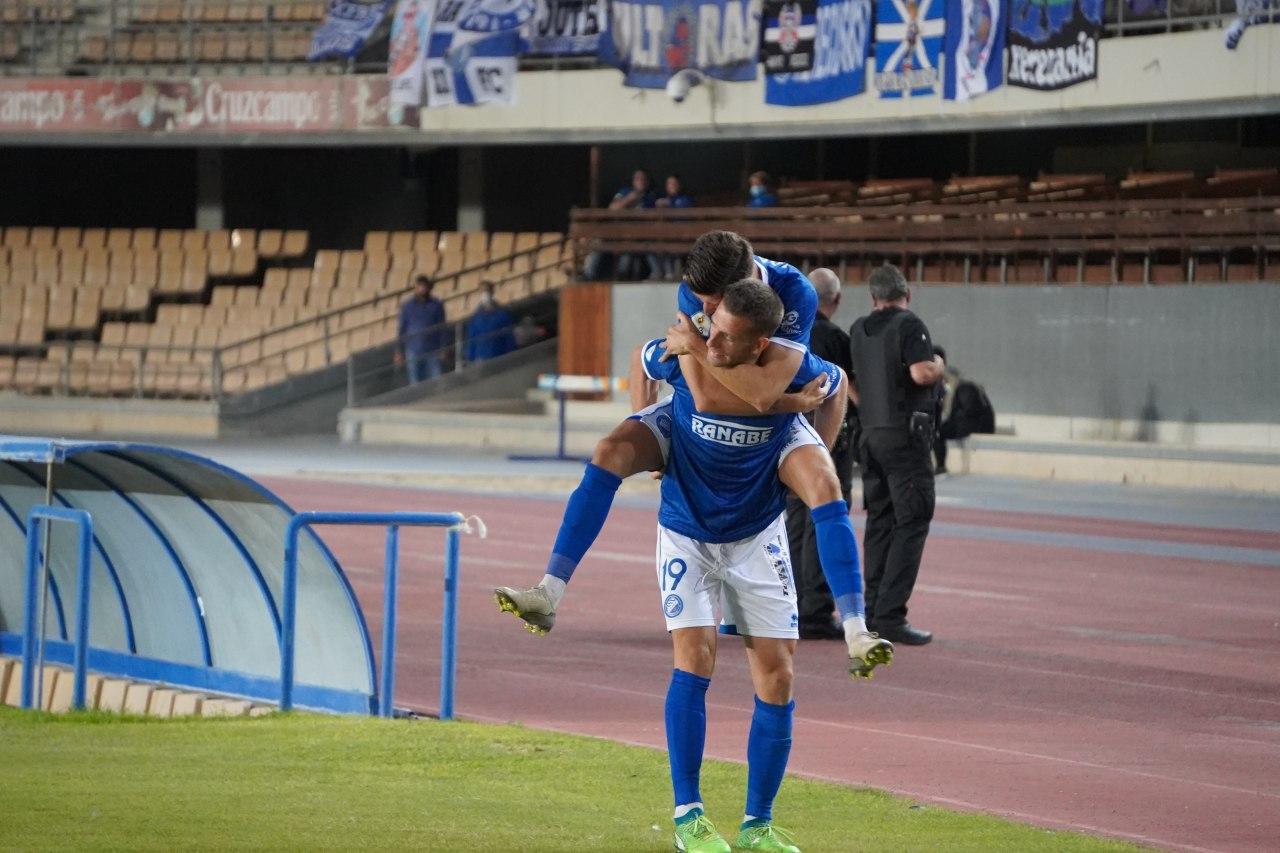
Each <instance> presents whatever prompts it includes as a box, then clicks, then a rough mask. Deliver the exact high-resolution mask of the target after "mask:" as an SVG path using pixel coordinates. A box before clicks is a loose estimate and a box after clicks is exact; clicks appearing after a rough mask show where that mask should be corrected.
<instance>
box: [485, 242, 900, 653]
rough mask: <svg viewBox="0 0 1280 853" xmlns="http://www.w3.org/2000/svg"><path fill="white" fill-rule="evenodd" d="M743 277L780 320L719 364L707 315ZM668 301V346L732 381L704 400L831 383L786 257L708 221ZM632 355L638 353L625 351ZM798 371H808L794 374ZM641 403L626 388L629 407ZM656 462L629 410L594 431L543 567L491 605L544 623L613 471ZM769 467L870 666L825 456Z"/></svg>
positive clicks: (856, 576)
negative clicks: (737, 357) (776, 303)
mask: <svg viewBox="0 0 1280 853" xmlns="http://www.w3.org/2000/svg"><path fill="white" fill-rule="evenodd" d="M748 278H753V279H756V280H758V281H761V282H763V283H764V284H766V285H768V287H769V288H770V289H771V290H773V291H774V293H776V294H777V295H778V297H779V299H780V300H781V302H782V306H783V315H782V320H781V323H780V324H779V326H778V328H777V329H776V330H775V331H774V332H773V333H772V334H771V336H770V337H769V338H768V344H767V346H766V347H764V349H763V351H762V352H760V353H759V354H758V356H757V358H755V359H753V360H751V361H749V362H743V363H740V364H734V365H732V366H728V365H726V364H724V363H719V364H717V363H716V361H715V360H714V359H713V358H711V357H710V353H709V348H708V341H707V340H706V336H707V335H708V334H710V332H711V328H712V317H714V314H715V311H716V309H717V308H718V307H719V305H720V302H721V300H722V299H723V297H724V293H725V289H726V288H727V287H728V286H729V285H730V284H732V283H734V282H736V281H739V280H741V279H748ZM677 303H678V307H679V310H680V313H681V315H682V316H683V321H682V322H681V323H679V324H677V325H676V326H673V327H672V329H671V330H669V331H668V335H667V341H666V343H667V350H666V352H667V354H668V355H669V356H686V357H687V358H689V359H692V360H693V361H694V362H696V363H697V364H698V366H699V368H700V371H699V372H700V374H702V375H703V376H702V381H700V382H698V385H699V386H700V388H699V390H700V391H701V390H702V389H703V388H709V387H714V386H720V387H722V388H723V389H724V390H726V391H728V392H729V395H728V396H729V400H728V402H730V403H732V404H733V405H732V406H727V405H721V406H718V407H717V408H715V409H708V408H703V409H702V411H705V412H716V413H718V414H736V413H743V412H746V413H751V414H756V415H762V414H790V413H797V412H806V411H810V410H812V409H814V408H815V407H817V406H818V405H819V404H820V403H821V402H822V401H824V400H825V399H826V391H827V390H829V389H826V388H823V387H821V385H820V383H821V382H822V377H821V376H819V374H820V373H821V371H820V370H817V369H814V368H813V362H814V361H817V360H816V359H814V356H813V355H812V354H811V353H809V351H808V344H809V332H810V330H811V329H812V327H813V319H814V315H815V313H816V311H817V294H816V292H815V291H814V289H813V285H812V284H811V283H810V282H809V280H808V279H807V278H806V277H805V276H804V274H803V273H802V272H800V271H799V270H798V269H796V268H795V267H793V266H791V265H790V264H784V263H779V262H777V261H769V260H766V259H764V258H760V257H756V256H755V254H754V253H753V251H752V249H751V244H750V243H748V242H747V241H746V240H745V239H744V238H743V237H741V236H739V235H738V234H734V233H733V232H731V231H711V232H708V233H706V234H703V235H702V236H701V237H699V238H698V239H697V241H696V242H695V243H694V245H693V248H692V250H691V251H690V252H689V257H688V260H687V262H686V266H685V281H684V282H682V283H681V284H680V287H679V292H678V296H677ZM637 358H639V354H638V352H637V353H636V354H633V361H635V359H637ZM798 375H801V376H804V375H807V376H810V377H816V378H814V379H812V381H810V382H808V383H807V384H806V385H796V384H795V380H796V378H797V376H798ZM642 403H643V401H642V400H639V399H637V392H636V391H635V389H633V390H632V406H633V408H639V406H640V404H642ZM668 405H670V403H669V402H668ZM846 405H847V401H846V399H845V398H844V396H843V395H836V396H835V397H833V398H831V400H830V401H828V403H827V406H826V407H824V409H825V411H824V410H820V411H819V420H825V418H826V416H827V413H830V414H831V415H832V416H834V418H835V421H836V422H837V423H838V422H839V420H841V419H843V417H844V407H845V406H846ZM664 464H665V460H664V458H663V454H662V448H661V446H660V444H659V442H658V440H657V439H656V438H655V437H654V435H653V433H652V432H651V431H650V430H649V429H648V428H646V427H645V426H644V424H643V423H642V422H641V421H640V420H639V419H637V418H635V417H634V416H633V417H631V418H628V419H627V420H625V421H623V422H622V423H621V424H619V425H618V426H617V427H616V428H615V429H614V430H613V431H612V432H611V433H609V435H607V436H606V437H605V438H603V439H601V440H600V441H599V442H598V443H597V444H596V447H595V451H594V453H593V454H592V458H591V462H590V463H589V464H588V465H587V466H586V471H585V472H584V474H583V477H582V481H581V482H580V483H579V485H578V488H577V489H575V490H574V492H573V494H572V495H570V497H569V502H568V505H567V506H566V507H565V514H564V518H563V520H562V521H561V524H560V530H559V533H558V534H557V536H556V541H555V545H554V546H553V547H552V553H551V557H550V559H549V560H548V562H547V570H546V574H545V575H544V576H543V578H542V580H541V581H540V582H539V583H538V585H537V586H535V587H533V588H531V589H516V588H511V587H499V588H498V589H497V590H495V594H496V596H497V599H498V604H499V606H500V607H501V608H502V609H503V610H504V611H509V612H512V613H515V614H516V615H517V616H519V617H520V618H521V619H523V620H524V621H525V623H526V625H527V626H528V628H529V630H531V631H533V632H534V633H546V632H547V631H550V630H551V628H552V626H553V625H554V624H555V615H556V609H557V608H558V606H559V603H560V600H561V599H562V598H563V596H564V593H565V588H566V584H567V583H568V582H569V580H570V579H571V578H572V576H573V572H574V570H575V569H576V568H577V566H578V563H579V562H580V561H581V560H582V558H583V556H584V555H585V554H586V552H587V550H588V549H589V548H590V547H591V545H592V543H593V542H595V539H596V537H597V536H598V535H599V533H600V530H601V528H603V527H604V522H605V519H606V518H607V517H608V514H609V509H610V507H611V506H612V504H613V498H614V495H615V494H616V493H617V491H618V487H619V486H620V485H621V484H622V481H623V480H624V479H625V478H627V477H629V476H631V475H633V474H638V473H640V472H642V471H660V470H662V468H663V466H664ZM777 475H778V478H779V479H781V481H782V483H783V484H784V485H785V486H787V487H788V488H789V489H791V490H792V491H793V492H795V494H796V495H797V496H798V497H799V498H800V499H801V500H803V501H804V503H805V505H806V506H808V507H809V509H810V512H811V514H812V516H813V521H814V528H815V531H816V538H817V544H818V557H819V559H820V561H821V563H822V568H823V573H824V574H825V576H826V579H827V585H828V586H829V587H830V588H831V593H832V596H833V597H834V598H835V601H836V607H837V608H838V609H839V611H840V620H841V624H842V625H843V627H844V633H845V642H846V645H847V646H848V654H849V673H850V675H851V676H853V677H869V676H870V675H871V671H872V670H873V669H874V668H875V667H876V666H877V664H878V663H879V661H877V660H876V659H875V658H876V657H877V656H879V655H882V654H883V649H884V648H885V645H886V644H885V643H884V641H883V640H880V639H879V638H878V637H876V636H875V635H874V634H871V633H869V632H868V631H867V628H866V623H865V620H864V618H863V611H862V606H861V599H862V584H861V573H860V571H859V564H858V547H857V541H856V539H855V537H854V533H853V525H852V524H851V523H850V521H849V507H848V505H847V504H846V503H845V502H844V499H843V497H842V496H841V493H840V482H839V479H838V478H837V477H836V472H835V467H834V465H833V464H832V462H831V455H830V454H829V453H828V452H827V450H826V448H825V447H822V446H820V445H809V446H805V447H800V448H798V449H797V450H796V451H795V452H793V453H790V454H788V455H787V456H786V458H785V460H783V461H782V463H781V464H780V466H779V468H778V471H777ZM878 650H879V651H878Z"/></svg>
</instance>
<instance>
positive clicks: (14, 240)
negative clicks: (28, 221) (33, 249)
mask: <svg viewBox="0 0 1280 853" xmlns="http://www.w3.org/2000/svg"><path fill="white" fill-rule="evenodd" d="M30 235H31V229H30V228H27V227H25V226H22V225H10V226H9V227H8V228H5V229H4V244H5V245H6V246H8V247H9V248H11V249H13V248H26V246H27V240H28V238H29V237H30Z"/></svg>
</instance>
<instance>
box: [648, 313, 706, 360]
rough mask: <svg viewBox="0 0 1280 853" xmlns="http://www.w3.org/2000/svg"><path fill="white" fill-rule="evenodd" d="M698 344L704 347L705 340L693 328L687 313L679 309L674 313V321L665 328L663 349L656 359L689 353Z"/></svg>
mask: <svg viewBox="0 0 1280 853" xmlns="http://www.w3.org/2000/svg"><path fill="white" fill-rule="evenodd" d="M700 346H701V347H705V346H706V342H705V341H704V340H703V339H702V335H700V334H698V330H697V329H695V328H694V326H693V321H692V320H690V319H689V315H688V314H686V313H684V312H683V311H680V312H678V313H677V315H676V321H675V322H674V323H672V324H671V326H669V327H668V328H667V339H666V340H665V341H664V342H663V349H664V351H663V353H662V355H661V356H660V357H659V358H658V361H666V360H667V359H669V358H675V357H676V356H678V355H691V354H693V353H694V352H695V351H696V349H697V348H698V347H700Z"/></svg>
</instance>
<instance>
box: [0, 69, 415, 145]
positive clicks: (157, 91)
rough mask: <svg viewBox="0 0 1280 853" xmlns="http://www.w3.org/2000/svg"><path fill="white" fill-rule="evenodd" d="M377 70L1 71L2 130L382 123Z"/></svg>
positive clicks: (199, 129)
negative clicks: (112, 74) (157, 74)
mask: <svg viewBox="0 0 1280 853" xmlns="http://www.w3.org/2000/svg"><path fill="white" fill-rule="evenodd" d="M387 93H388V85H387V81H386V80H385V79H383V78H380V77H374V78H370V77H366V76H361V77H356V76H343V77H308V78H290V77H215V78H211V79H203V78H197V79H190V78H187V79H181V80H161V79H152V78H148V79H136V80H130V79H123V80H104V79H97V78H83V77H82V78H35V79H17V78H0V135H2V134H4V133H22V132H27V133H31V132H38V133H44V134H48V133H99V132H101V133H118V132H121V131H124V132H129V131H133V132H148V133H153V134H174V135H177V134H187V133H190V134H196V133H254V134H264V133H265V134H270V133H288V134H297V133H326V132H335V131H351V130H363V129H376V128H386V127H388V126H389V122H388V119H387Z"/></svg>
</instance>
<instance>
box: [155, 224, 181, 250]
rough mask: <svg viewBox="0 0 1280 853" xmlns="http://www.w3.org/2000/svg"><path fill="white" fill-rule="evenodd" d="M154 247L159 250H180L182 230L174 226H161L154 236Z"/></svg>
mask: <svg viewBox="0 0 1280 853" xmlns="http://www.w3.org/2000/svg"><path fill="white" fill-rule="evenodd" d="M156 248H157V249H159V250H160V251H161V252H181V251H182V231H181V230H179V229H176V228H162V229H160V233H159V234H158V235H157V237H156Z"/></svg>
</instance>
